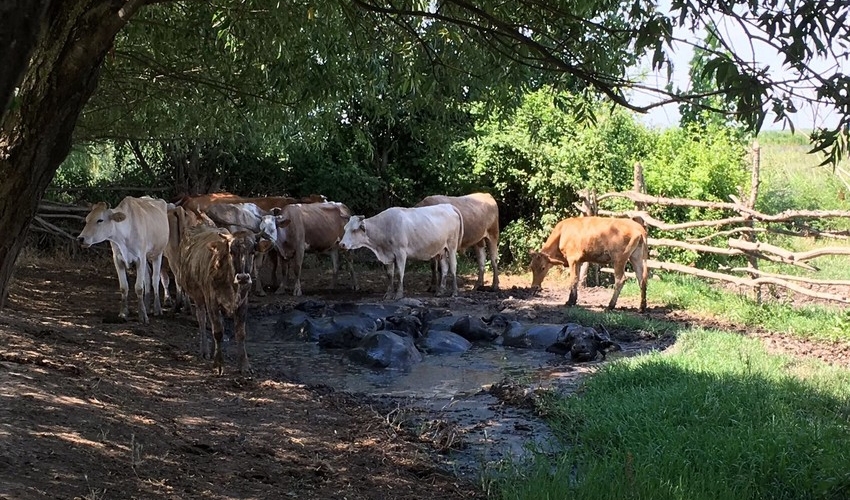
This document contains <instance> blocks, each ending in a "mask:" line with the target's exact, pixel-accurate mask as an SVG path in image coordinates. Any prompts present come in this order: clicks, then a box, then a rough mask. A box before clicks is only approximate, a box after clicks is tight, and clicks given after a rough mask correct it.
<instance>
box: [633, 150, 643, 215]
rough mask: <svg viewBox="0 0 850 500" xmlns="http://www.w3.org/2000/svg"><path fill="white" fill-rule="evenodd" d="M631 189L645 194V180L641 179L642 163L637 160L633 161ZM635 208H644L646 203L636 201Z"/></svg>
mask: <svg viewBox="0 0 850 500" xmlns="http://www.w3.org/2000/svg"><path fill="white" fill-rule="evenodd" d="M632 189H633V190H634V192H635V193H640V194H646V182H644V180H643V165H641V164H640V162H639V161H636V162H635V169H634V187H633V188H632ZM635 210H640V211H643V210H646V203H644V202H642V201H636V202H635Z"/></svg>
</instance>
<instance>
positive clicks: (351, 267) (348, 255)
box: [342, 252, 360, 290]
mask: <svg viewBox="0 0 850 500" xmlns="http://www.w3.org/2000/svg"><path fill="white" fill-rule="evenodd" d="M342 258H343V259H345V260H346V261H347V262H348V271H349V273H350V274H351V283H352V287H353V288H354V289H355V290H360V285H359V284H358V283H357V275H355V274H354V258H353V257H351V252H344V253H343V254H342Z"/></svg>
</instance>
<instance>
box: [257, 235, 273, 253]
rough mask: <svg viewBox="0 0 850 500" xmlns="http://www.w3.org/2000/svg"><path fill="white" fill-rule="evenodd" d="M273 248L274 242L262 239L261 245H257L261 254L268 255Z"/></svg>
mask: <svg viewBox="0 0 850 500" xmlns="http://www.w3.org/2000/svg"><path fill="white" fill-rule="evenodd" d="M271 247H272V242H271V241H270V240H267V239H265V238H263V239H261V240H260V241H259V243H257V251H258V252H260V253H266V252H268V251H269V249H270V248H271Z"/></svg>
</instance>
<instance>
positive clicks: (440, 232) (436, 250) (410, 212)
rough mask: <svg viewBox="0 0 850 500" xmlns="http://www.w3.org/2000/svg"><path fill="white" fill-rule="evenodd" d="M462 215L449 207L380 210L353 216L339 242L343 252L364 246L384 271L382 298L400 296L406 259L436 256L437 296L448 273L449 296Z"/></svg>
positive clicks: (455, 283)
mask: <svg viewBox="0 0 850 500" xmlns="http://www.w3.org/2000/svg"><path fill="white" fill-rule="evenodd" d="M463 233H464V230H463V216H462V215H461V213H460V211H459V210H458V209H457V208H455V207H454V206H452V205H449V204H441V205H433V206H430V207H414V208H401V207H393V208H388V209H386V210H384V211H383V212H381V213H379V214H378V215H376V216H374V217H369V218H368V219H367V218H365V217H364V216H362V215H355V216H352V217H351V219H349V221H348V223H347V224H346V225H345V234H344V235H343V237H342V240H341V241H340V243H339V247H340V248H341V249H343V250H353V249H356V248H361V247H366V248H368V249H369V250H371V251H372V252H373V253H374V254H375V257H377V258H378V260H379V261H380V262H381V263H382V264H384V265H385V266H386V268H387V280H388V286H387V293H386V294H385V295H384V299H400V298H402V297H404V268H405V266H406V264H407V259H415V260H426V261H427V260H431V259H433V258H435V257H439V259H440V265H441V266H442V278H441V279H440V286H439V288H438V289H437V295H441V294H443V292H444V291H445V288H446V277H447V275H448V273H449V272H451V273H452V280H453V284H452V296H455V295H457V249H458V246H459V245H460V242H461V241H462V240H463ZM395 270H398V288H396V289H395V290H394V289H393V288H394V287H393V278H394V272H395Z"/></svg>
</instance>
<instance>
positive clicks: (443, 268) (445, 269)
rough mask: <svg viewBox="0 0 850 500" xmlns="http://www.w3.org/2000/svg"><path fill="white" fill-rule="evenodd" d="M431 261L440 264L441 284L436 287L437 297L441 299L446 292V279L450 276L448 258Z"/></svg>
mask: <svg viewBox="0 0 850 500" xmlns="http://www.w3.org/2000/svg"><path fill="white" fill-rule="evenodd" d="M431 261H432V262H434V261H439V264H440V284H439V286H437V287H436V288H437V291H436V295H437V297H439V296H440V295H443V293H444V292H445V291H446V279H447V278H448V276H449V261H448V259H446V258H439V259H437V258H434V259H431Z"/></svg>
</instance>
